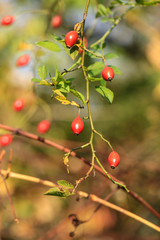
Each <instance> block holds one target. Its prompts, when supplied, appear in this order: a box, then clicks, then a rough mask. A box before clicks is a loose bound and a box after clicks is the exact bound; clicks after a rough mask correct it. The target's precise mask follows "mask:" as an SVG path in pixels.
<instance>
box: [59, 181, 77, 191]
mask: <svg viewBox="0 0 160 240" xmlns="http://www.w3.org/2000/svg"><path fill="white" fill-rule="evenodd" d="M57 183H58V185H59V186H61V187H65V188H69V189H73V188H74V186H73V185H72V184H71V183H69V182H67V181H66V180H59V181H58V182H57Z"/></svg>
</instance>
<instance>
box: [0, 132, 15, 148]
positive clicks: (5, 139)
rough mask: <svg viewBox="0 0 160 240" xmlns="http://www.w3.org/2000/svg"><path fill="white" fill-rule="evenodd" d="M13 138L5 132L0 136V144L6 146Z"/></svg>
mask: <svg viewBox="0 0 160 240" xmlns="http://www.w3.org/2000/svg"><path fill="white" fill-rule="evenodd" d="M12 140H13V137H12V135H10V134H5V135H3V136H1V137H0V146H3V147H4V146H7V145H9V144H10V143H11V142H12Z"/></svg>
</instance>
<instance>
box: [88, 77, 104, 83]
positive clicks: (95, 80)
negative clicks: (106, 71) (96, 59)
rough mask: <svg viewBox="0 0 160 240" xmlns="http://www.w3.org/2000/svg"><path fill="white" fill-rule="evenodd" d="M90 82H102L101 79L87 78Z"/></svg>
mask: <svg viewBox="0 0 160 240" xmlns="http://www.w3.org/2000/svg"><path fill="white" fill-rule="evenodd" d="M88 79H89V80H90V81H91V82H97V81H101V80H103V78H95V77H89V78H88Z"/></svg>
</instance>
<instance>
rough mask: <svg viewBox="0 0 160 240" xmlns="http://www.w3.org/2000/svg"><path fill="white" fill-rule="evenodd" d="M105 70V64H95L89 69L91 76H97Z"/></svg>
mask: <svg viewBox="0 0 160 240" xmlns="http://www.w3.org/2000/svg"><path fill="white" fill-rule="evenodd" d="M103 68H104V63H103V62H95V63H93V64H92V65H90V66H89V67H88V70H89V71H90V73H91V75H93V76H96V75H98V74H99V73H100V72H102V70H103Z"/></svg>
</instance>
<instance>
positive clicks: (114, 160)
mask: <svg viewBox="0 0 160 240" xmlns="http://www.w3.org/2000/svg"><path fill="white" fill-rule="evenodd" d="M108 162H109V165H110V166H111V168H113V169H114V168H115V167H117V166H118V164H119V163H120V156H119V154H118V153H117V152H115V151H112V152H111V153H110V154H109V156H108Z"/></svg>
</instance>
